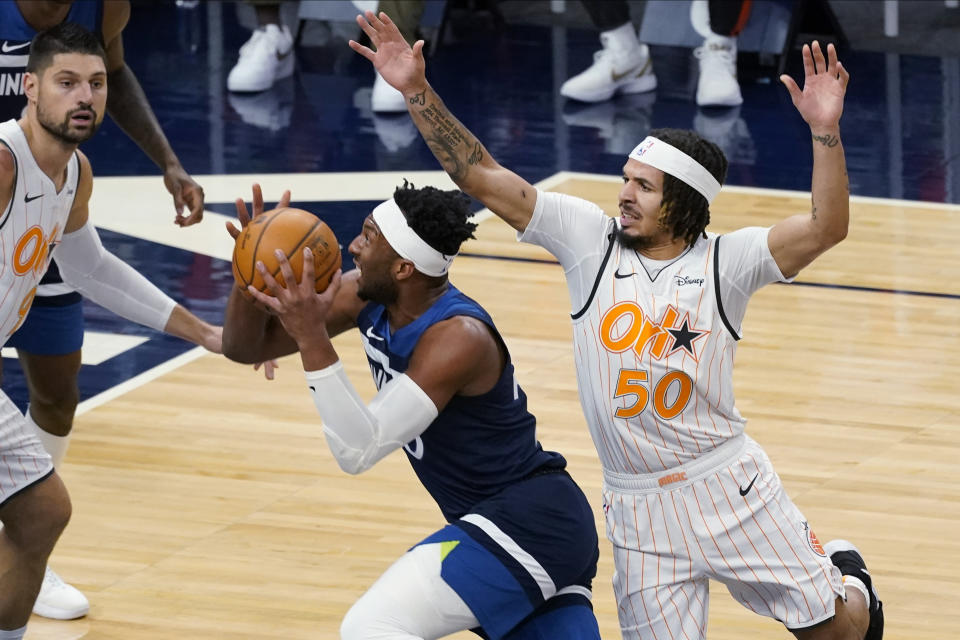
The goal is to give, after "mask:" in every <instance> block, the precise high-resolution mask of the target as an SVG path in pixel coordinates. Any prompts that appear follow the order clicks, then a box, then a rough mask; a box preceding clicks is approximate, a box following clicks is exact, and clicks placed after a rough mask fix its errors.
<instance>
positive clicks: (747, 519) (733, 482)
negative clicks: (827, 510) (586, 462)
mask: <svg viewBox="0 0 960 640" xmlns="http://www.w3.org/2000/svg"><path fill="white" fill-rule="evenodd" d="M603 500H604V502H603V508H604V511H605V513H606V523H607V537H608V538H609V539H610V541H611V542H612V543H613V553H614V565H615V571H614V576H613V588H614V594H615V596H616V599H617V608H618V612H619V616H620V627H621V632H622V634H623V638H624V639H625V640H633V639H640V638H642V639H643V640H669V639H671V638H687V639H689V640H695V639H697V638H701V639H703V638H706V631H707V604H708V600H709V592H708V588H707V583H708V580H710V579H712V580H717V581H719V582H722V583H724V584H725V585H726V586H727V589H729V591H730V593H731V595H733V597H734V598H736V599H737V600H738V601H739V602H740V603H741V604H743V605H744V606H745V607H747V608H748V609H750V610H751V611H753V612H755V613H759V614H760V615H764V616H768V617H770V618H774V619H776V620H779V621H781V622H782V623H783V624H784V625H785V626H786V627H787V628H789V629H802V628H805V627H809V626H812V625H815V624H817V623H820V622H823V621H825V620H828V619H830V618H831V617H833V615H834V602H835V599H836V597H837V596H840V595H842V594H843V586H842V581H841V576H840V571H839V570H838V569H837V568H836V567H834V566H833V564H832V563H831V562H830V559H829V558H827V556H826V555H825V554H824V552H823V548H822V547H821V546H820V542H819V541H818V540H817V537H816V536H815V535H814V533H813V531H812V530H811V529H810V527H809V525H808V524H807V521H806V519H805V518H804V517H803V514H802V513H800V510H799V509H798V508H797V507H796V505H794V504H793V502H792V501H791V500H790V498H788V497H787V494H786V492H784V490H783V487H782V485H781V484H780V478H779V477H778V476H777V474H776V473H775V472H774V470H773V467H772V465H771V464H770V459H769V458H768V457H767V454H766V453H765V452H764V451H763V449H762V448H761V447H760V445H758V444H757V443H756V442H754V441H753V440H752V439H750V438H748V437H747V436H742V435H741V436H738V437H736V438H734V439H732V440H730V441H728V442H726V443H724V444H722V445H720V446H719V447H717V448H716V449H715V450H713V451H711V452H710V453H708V454H706V455H704V456H702V457H700V458H698V459H696V460H694V461H693V462H691V463H688V464H686V465H683V466H680V467H676V468H674V469H671V470H669V471H667V472H663V473H658V474H651V475H624V474H617V473H613V472H608V471H605V472H604V487H603Z"/></svg>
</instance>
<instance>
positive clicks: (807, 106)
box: [767, 42, 850, 278]
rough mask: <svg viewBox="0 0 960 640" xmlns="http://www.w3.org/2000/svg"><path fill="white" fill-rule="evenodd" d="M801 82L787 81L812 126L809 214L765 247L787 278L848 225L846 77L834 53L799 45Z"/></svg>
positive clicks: (774, 232)
mask: <svg viewBox="0 0 960 640" xmlns="http://www.w3.org/2000/svg"><path fill="white" fill-rule="evenodd" d="M803 69H804V82H803V89H802V90H801V89H800V88H799V87H798V86H797V83H796V82H794V80H793V79H792V78H791V77H790V76H787V75H782V76H780V81H781V82H783V84H784V85H785V86H786V87H787V90H788V91H789V92H790V97H791V99H792V100H793V104H794V106H795V107H796V108H797V111H799V112H800V115H801V116H802V117H803V119H804V120H805V121H806V123H807V124H808V125H810V135H811V139H812V142H813V179H812V185H811V207H810V213H809V214H800V215H796V216H792V217H790V218H787V219H786V220H784V221H782V222H780V223H778V224H777V225H775V226H774V227H773V228H772V229H771V230H770V235H769V236H768V238H767V242H768V244H769V246H770V253H771V254H772V255H773V258H774V260H776V262H777V266H779V267H780V271H781V273H783V275H784V276H786V277H788V278H792V277H793V276H795V275H797V274H798V273H799V272H800V270H801V269H803V268H804V267H806V266H807V265H808V264H810V263H811V262H813V261H814V259H815V258H816V257H817V256H819V255H820V254H821V253H823V252H824V251H826V250H827V249H829V248H830V247H832V246H834V245H835V244H837V243H839V242H840V241H841V240H843V239H844V238H845V237H846V236H847V227H848V226H849V222H850V183H849V180H848V178H847V164H846V160H845V159H844V155H843V144H842V143H841V142H840V116H841V114H842V113H843V97H844V94H845V93H846V90H847V83H848V82H849V81H850V74H849V73H847V70H846V69H844V68H843V65H842V64H841V63H840V62H839V61H838V60H837V50H836V49H835V48H834V46H833V45H832V44H831V45H828V46H827V58H826V59H824V56H823V51H822V50H821V49H820V43H819V42H814V43H813V47H812V49H811V47H810V46H808V45H803Z"/></svg>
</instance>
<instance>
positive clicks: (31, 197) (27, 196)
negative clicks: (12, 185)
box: [23, 193, 43, 202]
mask: <svg viewBox="0 0 960 640" xmlns="http://www.w3.org/2000/svg"><path fill="white" fill-rule="evenodd" d="M42 197H43V194H42V193H41V194H40V195H38V196H30V195H26V194H24V196H23V201H24V202H32V201H34V200H36V199H37V198H42Z"/></svg>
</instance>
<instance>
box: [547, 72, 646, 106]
mask: <svg viewBox="0 0 960 640" xmlns="http://www.w3.org/2000/svg"><path fill="white" fill-rule="evenodd" d="M656 88H657V76H653V75H651V76H646V77H642V78H636V79H634V80H628V81H627V82H624V83H623V84H615V85H613V86H612V87H610V89H609V90H606V91H599V92H595V93H590V94H587V93H574V92H571V91H564V90H563V88H562V87H561V89H560V95H562V96H563V97H564V98H569V99H571V100H576V101H578V102H587V103H591V104H592V103H595V102H605V101H607V100H609V99H610V98H612V97H613V96H614V94H623V95H626V94H631V93H646V92H647V91H653V90H654V89H656Z"/></svg>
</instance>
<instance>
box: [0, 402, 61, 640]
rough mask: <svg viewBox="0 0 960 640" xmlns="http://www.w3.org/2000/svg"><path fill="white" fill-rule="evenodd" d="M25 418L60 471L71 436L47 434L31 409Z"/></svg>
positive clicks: (0, 637) (0, 639) (28, 409)
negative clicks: (31, 412)
mask: <svg viewBox="0 0 960 640" xmlns="http://www.w3.org/2000/svg"><path fill="white" fill-rule="evenodd" d="M24 417H25V418H26V419H27V425H28V426H29V427H30V428H31V429H33V432H34V433H36V434H37V437H39V438H40V442H42V443H43V448H44V449H46V450H47V453H49V454H50V457H51V458H52V459H53V468H54V469H60V463H62V462H63V457H64V456H66V455H67V447H69V446H70V434H69V433H68V434H67V435H65V436H55V435H53V434H52V433H47V432H46V431H44V430H43V428H42V427H41V426H40V425H38V424H37V422H36V420H34V419H33V416H31V415H30V408H29V407H27V415H26V416H24ZM0 640H3V636H0Z"/></svg>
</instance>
